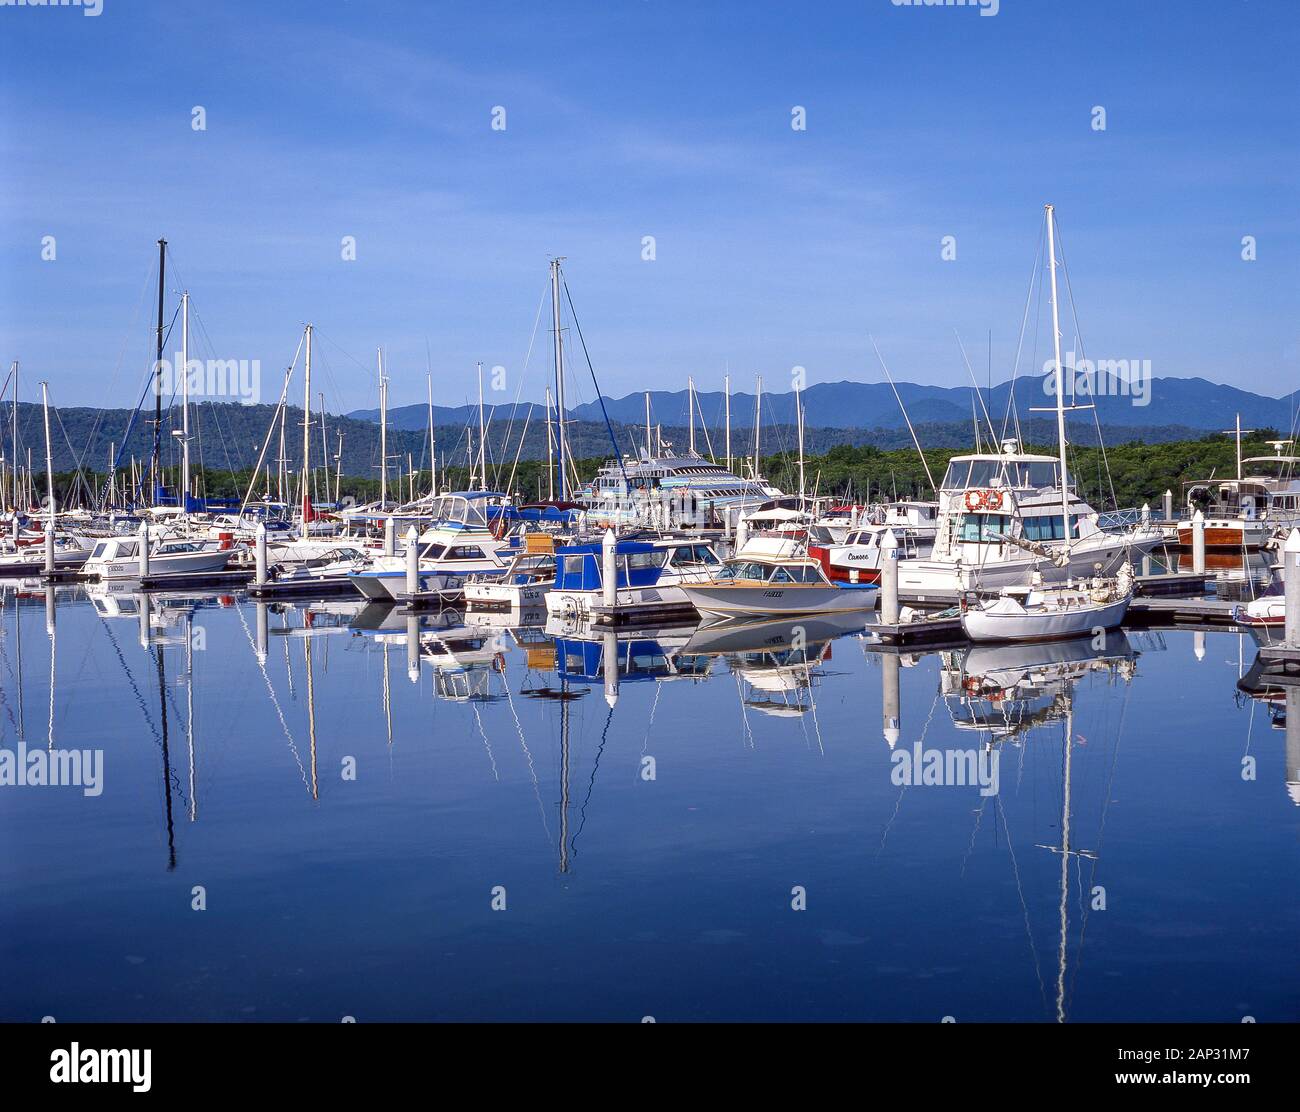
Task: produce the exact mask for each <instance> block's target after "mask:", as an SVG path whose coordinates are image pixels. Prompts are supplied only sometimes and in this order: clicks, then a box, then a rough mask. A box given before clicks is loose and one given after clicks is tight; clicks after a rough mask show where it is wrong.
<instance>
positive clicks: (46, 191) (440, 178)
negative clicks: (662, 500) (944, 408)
mask: <svg viewBox="0 0 1300 1112" xmlns="http://www.w3.org/2000/svg"><path fill="white" fill-rule="evenodd" d="M1297 47H1300V7H1297V5H1295V4H1294V3H1289V2H1284V0H1091V2H1088V3H1073V2H1071V3H1066V2H1064V0H1061V2H1055V0H1001V3H1000V10H999V12H998V14H997V15H996V16H994V17H986V16H981V15H980V13H979V11H978V10H977V9H967V8H915V7H898V6H895V5H894V4H893V3H892V2H891V0H856V2H854V3H820V4H809V5H794V4H775V3H772V4H764V3H722V2H719V3H704V2H697V3H676V2H664V0H652V2H651V0H619V2H616V3H610V2H606V3H596V2H590V3H587V2H576V0H556V2H555V3H551V4H546V5H535V4H524V3H473V4H470V3H457V4H446V3H434V2H414V0H411V2H398V0H367V2H361V0H354V2H347V0H335V2H332V3H321V2H315V3H310V2H305V0H279V2H276V3H269V2H266V0H262V2H250V0H223V2H220V3H217V2H212V0H165V2H163V0H104V9H103V13H102V14H101V15H100V16H98V17H87V16H85V15H84V14H83V13H82V12H81V11H79V10H77V9H76V8H64V9H54V10H50V9H41V8H14V7H0V165H3V167H4V172H3V174H2V175H0V252H2V254H0V282H2V283H3V286H2V287H0V359H3V360H4V362H5V363H6V364H7V363H8V361H9V360H11V359H13V358H21V359H22V361H23V368H24V372H23V373H24V375H25V376H26V382H27V384H28V386H27V387H26V388H25V389H24V391H23V393H24V397H29V398H35V397H36V396H37V395H36V393H35V387H34V383H35V381H36V380H37V379H40V378H47V379H49V381H50V383H51V391H52V396H53V397H54V398H55V400H56V401H58V402H60V403H61V404H65V405H68V404H84V405H91V406H122V405H131V404H134V402H135V400H136V398H137V396H138V393H139V389H140V384H141V383H142V382H143V378H144V375H145V373H146V370H147V367H148V362H149V359H150V351H149V344H150V339H149V334H150V328H151V324H150V321H151V318H152V315H153V312H154V310H153V308H152V306H151V302H152V299H153V296H154V294H153V291H152V289H151V288H150V282H151V280H152V279H151V273H152V268H153V265H154V255H155V252H156V249H155V247H154V242H155V241H156V240H157V238H158V237H159V235H165V236H166V237H167V238H168V240H169V241H170V243H171V245H172V250H173V261H174V263H175V270H174V271H173V275H174V277H175V280H174V281H173V282H172V283H169V285H172V286H174V287H175V288H176V289H177V290H179V288H180V283H181V282H183V283H184V284H185V285H186V286H187V287H188V288H189V289H190V291H191V293H192V297H193V303H194V306H195V311H196V314H197V317H198V319H199V321H200V322H201V324H202V329H203V331H202V333H201V335H200V339H199V342H198V343H197V345H196V347H197V354H199V355H200V356H214V357H219V358H223V359H225V358H246V359H260V360H261V361H262V364H263V374H264V376H267V377H268V379H269V380H273V381H276V382H278V379H279V375H280V373H281V370H282V368H283V366H284V365H285V364H287V363H288V361H289V359H290V358H291V356H292V355H293V352H294V349H295V347H296V345H297V342H298V334H299V332H300V329H301V326H302V324H303V322H305V321H307V320H311V321H313V322H314V323H315V324H316V326H317V328H318V329H319V332H320V337H321V342H320V343H319V344H318V345H317V348H318V353H319V354H320V362H319V364H318V368H319V374H318V381H319V383H320V384H321V386H322V388H323V389H324V390H325V392H326V395H327V406H328V407H329V408H330V409H331V410H336V411H337V410H346V409H352V408H356V407H359V406H368V405H373V404H375V375H374V370H373V365H374V355H375V348H376V347H377V346H378V345H381V344H382V345H383V346H384V347H385V348H386V349H387V352H388V364H389V369H390V371H391V374H392V392H391V399H392V402H393V403H394V404H402V403H406V402H415V401H420V400H422V399H423V397H424V392H425V369H426V345H427V350H428V352H429V353H430V356H429V358H430V359H431V365H432V369H433V373H434V380H435V396H436V400H438V401H439V402H442V403H445V404H457V403H460V402H462V401H464V400H466V399H467V398H468V397H470V395H471V394H472V393H473V391H474V389H475V387H474V371H473V368H474V363H475V361H476V360H480V359H481V360H482V361H483V362H484V363H485V364H486V365H488V366H489V367H490V366H492V365H495V364H500V365H503V366H504V367H506V369H507V382H508V390H509V394H510V396H511V397H513V396H514V392H515V390H516V389H520V390H521V391H522V394H523V396H524V397H528V398H540V397H541V395H542V390H543V389H544V386H545V378H546V369H547V351H546V344H547V342H548V341H547V335H546V333H545V332H544V331H539V332H538V334H537V347H536V349H535V350H534V352H533V355H532V361H531V363H530V364H529V366H528V368H527V371H526V373H525V371H524V357H525V353H526V352H527V350H528V347H529V340H530V336H531V335H532V332H533V323H534V319H535V317H536V314H537V309H538V305H539V300H540V298H541V296H542V294H543V292H544V289H545V285H546V277H547V259H548V257H549V255H551V254H552V253H559V254H563V255H565V256H567V258H568V262H567V264H566V270H567V276H568V281H569V286H570V289H571V290H572V292H573V296H574V300H575V303H576V305H577V308H578V312H579V314H580V321H581V324H582V326H583V330H584V333H585V335H586V338H587V342H588V346H589V348H590V349H591V354H592V358H593V360H594V362H595V364H596V368H597V372H598V374H599V375H600V377H601V384H602V387H603V388H604V390H605V391H606V392H607V393H609V394H611V395H615V396H617V395H621V394H625V393H628V392H631V391H634V390H639V389H643V388H645V387H646V386H654V387H656V388H681V387H683V386H684V385H685V381H686V376H687V375H688V374H693V375H694V376H695V378H696V381H697V383H698V384H700V386H701V387H702V388H712V389H718V388H720V387H721V383H722V376H723V374H724V371H725V369H726V368H728V367H729V368H730V370H731V373H732V375H733V384H734V387H735V388H736V389H748V388H752V377H753V375H755V374H762V375H763V376H764V379H765V382H766V383H767V387H768V388H769V389H784V388H786V387H787V386H788V382H789V374H790V368H791V367H793V366H795V365H799V366H803V367H805V368H806V373H807V379H808V381H809V382H810V383H815V382H818V381H834V380H839V379H845V378H848V379H862V380H870V381H879V380H880V378H881V377H882V376H881V372H880V370H879V366H878V364H877V363H876V361H875V357H874V355H873V354H872V351H871V346H870V342H869V340H868V335H869V334H874V336H875V337H876V339H877V342H878V343H879V344H880V346H881V349H882V351H883V352H884V354H885V356H886V358H887V359H888V361H889V364H890V367H891V370H892V371H893V373H894V375H895V377H896V378H900V379H909V380H912V381H919V382H931V383H937V384H944V385H955V384H959V383H962V382H965V381H966V372H965V369H964V367H963V365H962V362H961V357H960V354H959V351H958V349H957V344H956V340H955V339H954V331H956V332H957V333H960V335H961V336H962V339H963V340H964V341H965V343H966V345H967V347H968V349H970V350H971V352H972V359H973V360H974V361H975V362H976V363H977V365H979V367H980V374H981V377H983V375H984V373H985V372H984V362H985V358H986V356H985V346H986V343H987V338H986V337H987V333H988V331H989V330H992V333H993V365H994V377H995V378H996V379H1002V378H1005V377H1006V376H1007V374H1008V373H1009V371H1010V367H1011V363H1012V358H1013V355H1014V349H1015V342H1016V338H1017V333H1018V329H1019V326H1020V318H1021V313H1022V311H1023V307H1024V298H1025V291H1026V285H1027V283H1028V281H1029V277H1030V272H1031V268H1032V265H1033V260H1034V254H1035V249H1036V246H1037V243H1038V236H1039V233H1040V226H1041V206H1042V204H1043V202H1044V201H1047V200H1052V201H1054V202H1055V203H1056V205H1057V209H1058V214H1059V219H1060V224H1061V228H1062V233H1063V239H1064V245H1065V251H1066V257H1067V259H1068V262H1069V266H1070V273H1071V278H1072V282H1073V287H1074V292H1075V297H1076V300H1077V303H1078V309H1079V314H1080V323H1081V327H1082V330H1083V335H1084V338H1085V341H1086V344H1087V348H1088V352H1089V354H1090V355H1093V356H1101V357H1107V358H1143V359H1150V360H1151V361H1152V367H1153V370H1154V373H1155V374H1156V375H1158V376H1160V375H1201V376H1204V377H1207V378H1210V379H1213V380H1215V381H1220V382H1228V383H1233V384H1236V385H1242V386H1247V387H1250V388H1254V389H1258V390H1260V391H1261V392H1264V393H1271V394H1277V395H1280V394H1283V393H1285V392H1287V391H1289V390H1291V389H1294V388H1295V386H1296V385H1297V382H1298V381H1300V351H1298V342H1300V313H1298V312H1297V310H1298V309H1300V292H1298V291H1300V265H1298V264H1297V259H1298V258H1300V254H1298V249H1300V234H1298V230H1297V214H1298V212H1300V207H1298V206H1297V204H1296V201H1297V192H1298V190H1300V158H1297V139H1298V138H1300V135H1298V132H1300V87H1298V84H1297V77H1296V71H1295V57H1296V56H1297ZM195 105H201V106H203V107H204V108H205V110H206V113H207V130H206V131H202V132H196V131H194V130H193V129H192V127H191V110H192V108H193V107H194V106H195ZM496 105H501V106H504V107H505V109H506V128H505V130H504V131H494V130H493V129H492V128H491V127H490V123H491V112H492V109H493V107H494V106H496ZM796 105H799V106H803V107H804V108H805V109H806V112H807V130H806V131H795V130H793V129H792V128H791V126H790V121H791V109H792V108H793V107H794V106H796ZM1094 105H1101V106H1104V107H1105V109H1106V113H1107V121H1106V123H1107V127H1106V130H1105V131H1104V132H1098V131H1094V130H1093V128H1092V126H1091V123H1092V115H1091V113H1092V108H1093V106H1094ZM48 235H53V236H55V237H56V242H57V259H56V260H55V261H53V262H47V261H42V259H41V241H42V237H44V236H48ZM346 235H352V236H355V237H356V242H357V259H356V261H355V262H344V261H343V260H342V259H341V258H340V242H341V239H342V237H343V236H346ZM646 235H652V236H654V237H655V240H656V254H657V258H656V259H655V260H654V261H653V262H647V261H643V259H642V257H641V255H642V237H643V236H646ZM949 235H951V236H954V237H956V244H957V258H956V260H955V261H950V262H949V261H943V260H942V259H941V258H940V243H941V240H942V237H944V236H949ZM1245 235H1253V236H1255V237H1256V240H1257V245H1258V246H1257V251H1258V258H1257V260H1256V261H1254V262H1250V263H1247V262H1243V261H1242V259H1241V250H1242V249H1241V238H1242V236H1245ZM543 327H544V323H543ZM1045 341H1046V335H1045V334H1040V335H1039V337H1038V340H1037V344H1038V347H1037V349H1036V355H1035V358H1036V359H1037V361H1038V362H1039V363H1041V360H1042V358H1043V354H1044V352H1043V347H1042V345H1043V343H1044V342H1045ZM578 393H579V395H580V396H582V397H586V398H589V397H590V396H591V393H592V391H591V389H590V387H589V385H588V386H587V387H585V388H584V389H582V390H580V391H578ZM271 400H273V399H271ZM498 400H500V399H499V398H498ZM1154 416H1155V415H1154V414H1153V417H1154Z"/></svg>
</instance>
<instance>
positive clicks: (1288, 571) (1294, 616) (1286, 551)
mask: <svg viewBox="0 0 1300 1112" xmlns="http://www.w3.org/2000/svg"><path fill="white" fill-rule="evenodd" d="M1282 580H1283V583H1284V584H1285V587H1286V643H1287V645H1289V646H1290V647H1291V648H1293V649H1296V648H1300V529H1292V530H1291V532H1290V533H1289V534H1288V535H1287V538H1286V545H1285V546H1284V547H1283V549H1282Z"/></svg>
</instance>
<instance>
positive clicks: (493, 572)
mask: <svg viewBox="0 0 1300 1112" xmlns="http://www.w3.org/2000/svg"><path fill="white" fill-rule="evenodd" d="M501 497H502V495H499V494H495V493H493V492H490V491H484V490H476V491H462V492H459V493H456V494H444V495H442V496H441V497H440V498H438V499H436V500H435V501H434V502H432V503H431V504H430V514H431V516H432V517H433V524H432V525H431V526H430V527H429V528H428V529H426V530H425V532H424V533H423V534H422V535H421V536H420V538H419V541H418V542H417V543H418V544H419V547H420V565H419V568H420V571H419V578H420V590H421V591H458V590H460V589H461V588H462V587H463V586H464V584H465V581H466V579H467V578H468V577H469V576H471V575H479V576H499V575H502V574H504V573H505V570H506V568H508V567H509V566H510V562H511V560H512V558H513V557H514V555H515V554H516V553H517V552H518V551H519V548H518V545H517V544H516V543H514V542H512V541H511V540H510V539H508V538H505V537H502V536H498V535H497V531H494V530H493V529H492V527H491V526H490V524H489V521H488V514H487V507H488V505H489V500H494V499H500V498H501ZM498 520H499V519H498ZM349 578H350V579H351V580H352V583H353V585H354V586H355V587H356V588H357V590H359V591H360V592H361V593H362V594H363V595H365V596H366V598H369V599H375V600H376V601H385V600H386V601H393V600H395V599H397V598H398V597H399V596H401V595H404V594H405V593H406V554H405V553H404V552H403V553H400V554H398V555H393V556H378V557H376V558H375V559H374V560H372V561H371V563H370V566H369V567H366V568H364V569H362V570H360V571H358V572H356V573H355V574H354V575H352V576H350V577H349Z"/></svg>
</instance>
